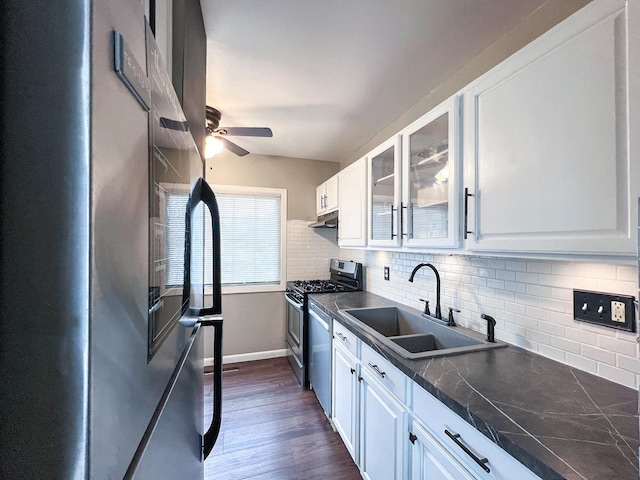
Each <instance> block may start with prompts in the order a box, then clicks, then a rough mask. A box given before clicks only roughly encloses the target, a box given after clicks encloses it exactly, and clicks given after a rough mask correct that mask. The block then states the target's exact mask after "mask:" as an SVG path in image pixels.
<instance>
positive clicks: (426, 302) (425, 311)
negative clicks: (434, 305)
mask: <svg viewBox="0 0 640 480" xmlns="http://www.w3.org/2000/svg"><path fill="white" fill-rule="evenodd" d="M420 301H421V302H424V312H423V313H424V314H425V315H431V312H430V311H429V300H425V299H424V298H421V299H420Z"/></svg>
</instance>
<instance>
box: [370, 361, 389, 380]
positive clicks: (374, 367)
mask: <svg viewBox="0 0 640 480" xmlns="http://www.w3.org/2000/svg"><path fill="white" fill-rule="evenodd" d="M369 366H370V367H371V368H373V370H374V371H375V372H376V373H377V374H378V375H380V376H381V377H382V378H384V376H385V375H386V373H384V372H383V371H381V370H380V369H379V368H378V365H372V364H371V362H369Z"/></svg>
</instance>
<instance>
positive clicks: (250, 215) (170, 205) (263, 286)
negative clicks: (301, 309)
mask: <svg viewBox="0 0 640 480" xmlns="http://www.w3.org/2000/svg"><path fill="white" fill-rule="evenodd" d="M169 187H174V186H169ZM212 188H213V191H214V193H215V195H216V199H217V202H218V210H219V212H220V244H221V245H220V249H221V260H222V264H221V269H220V270H221V276H222V288H223V293H248V292H264V291H274V290H276V291H277V290H284V288H285V278H286V274H285V267H284V266H285V265H286V262H285V245H286V241H285V235H286V223H287V222H286V220H287V219H286V206H287V191H286V190H283V189H275V188H254V187H234V186H228V185H217V186H213V187H212ZM165 190H166V193H165V196H164V199H165V201H164V205H163V207H162V210H163V212H164V215H165V219H164V222H166V232H167V233H166V259H167V277H166V285H165V288H171V287H175V286H179V285H182V281H183V275H184V269H183V263H184V228H185V225H184V218H185V210H186V204H187V200H188V196H189V192H188V191H186V190H185V189H184V188H182V189H179V188H175V187H174V188H167V186H165ZM199 208H200V209H203V208H204V207H203V206H202V205H200V206H199ZM202 215H203V216H204V219H205V262H204V266H205V271H204V276H205V285H211V283H212V281H213V280H212V278H213V277H212V272H211V268H210V266H211V265H212V253H213V250H212V248H211V218H210V217H209V215H206V214H204V211H203V212H202ZM200 225H202V224H201V223H200V222H197V221H196V222H194V224H193V225H192V227H193V228H196V229H197V228H201V227H199V226H200ZM196 237H199V235H196ZM197 247H198V244H197V243H195V244H194V245H192V248H194V251H193V255H194V256H196V257H197V256H198V255H199V253H198V251H197ZM200 250H201V249H200ZM200 254H201V253H200ZM193 267H194V266H192V272H191V278H192V280H193V279H195V278H200V276H201V273H199V272H200V271H201V270H200V269H198V271H194V270H193ZM178 293H181V291H180V292H178Z"/></svg>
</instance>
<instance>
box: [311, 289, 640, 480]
mask: <svg viewBox="0 0 640 480" xmlns="http://www.w3.org/2000/svg"><path fill="white" fill-rule="evenodd" d="M311 298H312V300H313V302H314V303H315V304H317V305H318V306H319V307H320V308H322V309H323V310H324V311H326V312H327V313H328V314H329V315H331V316H332V317H333V318H336V319H338V320H339V321H340V323H342V324H343V325H345V326H346V327H347V328H348V329H349V330H351V331H352V332H353V333H355V334H356V335H357V336H358V338H360V339H361V340H362V341H364V342H365V343H366V344H367V345H370V346H371V347H373V348H374V349H375V350H376V351H377V352H379V353H380V354H382V355H383V356H384V357H385V358H387V359H388V360H389V361H390V362H391V363H393V364H394V365H395V366H396V367H397V368H398V369H399V370H401V371H402V372H404V373H405V374H406V375H407V376H408V377H409V378H411V379H412V380H414V381H415V382H416V383H418V384H419V385H421V386H422V387H423V388H424V389H425V390H427V391H428V392H430V393H431V394H433V395H434V396H436V397H437V398H438V399H439V400H440V401H442V402H443V403H444V404H445V405H446V406H447V407H449V408H450V409H451V410H453V411H454V412H455V413H457V414H458V415H459V416H460V417H462V418H463V419H465V420H466V421H467V422H469V423H470V424H471V425H473V426H475V427H476V428H477V429H478V430H479V431H481V432H482V433H483V434H484V435H486V436H487V437H488V438H489V439H491V440H492V441H494V442H495V443H497V444H498V445H500V446H501V447H502V448H503V449H504V450H506V451H507V452H509V453H510V454H511V455H512V456H513V457H515V458H516V459H518V460H519V461H520V462H521V463H522V464H524V465H526V466H527V467H528V468H529V469H530V470H532V471H533V472H534V473H536V474H537V475H538V476H540V477H541V478H543V479H580V480H584V479H587V480H591V479H593V480H596V479H597V480H604V479H616V480H623V479H625V480H626V479H633V480H635V479H637V478H638V392H637V391H635V390H633V389H631V388H627V387H624V386H622V385H618V384H616V383H613V382H610V381H608V380H605V379H603V378H600V377H597V376H595V375H592V374H590V373H586V372H583V371H581V370H578V369H576V368H572V367H570V366H568V365H565V364H562V363H559V362H556V361H554V360H550V359H548V358H545V357H543V356H540V355H537V354H534V353H531V352H528V351H526V350H523V349H521V348H518V347H515V346H513V345H510V346H509V347H507V348H498V349H494V350H488V351H484V352H473V353H466V354H462V355H453V356H448V357H440V358H432V359H424V360H407V359H405V358H403V357H401V356H399V355H398V354H396V353H395V352H393V351H392V350H389V349H388V348H386V347H385V346H384V345H382V344H381V343H379V342H378V341H377V340H376V339H375V338H374V337H372V336H370V335H368V334H367V333H365V332H364V331H363V330H361V329H360V328H358V326H357V324H355V323H352V322H350V321H349V320H347V319H345V318H344V317H342V316H341V315H339V314H338V309H345V308H359V307H373V306H381V305H395V306H399V307H402V308H405V309H408V310H412V311H414V312H416V310H414V309H411V308H410V307H407V306H405V305H401V304H399V303H396V302H393V301H391V300H388V299H386V298H383V297H380V296H378V295H374V294H372V293H368V292H349V293H324V294H313V295H312V297H311ZM418 313H419V312H418ZM498 336H499V334H498Z"/></svg>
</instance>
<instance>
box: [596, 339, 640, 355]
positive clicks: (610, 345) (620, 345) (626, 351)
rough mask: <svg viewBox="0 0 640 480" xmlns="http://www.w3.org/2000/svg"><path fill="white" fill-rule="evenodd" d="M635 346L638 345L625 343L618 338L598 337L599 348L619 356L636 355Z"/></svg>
mask: <svg viewBox="0 0 640 480" xmlns="http://www.w3.org/2000/svg"><path fill="white" fill-rule="evenodd" d="M637 345H638V344H637V343H635V342H633V343H632V342H625V341H624V340H620V339H618V338H612V337H609V336H605V335H599V336H598V346H599V347H600V348H604V349H605V350H609V351H611V352H616V353H619V354H621V355H626V356H628V357H633V356H634V355H636V351H637Z"/></svg>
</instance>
